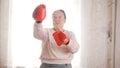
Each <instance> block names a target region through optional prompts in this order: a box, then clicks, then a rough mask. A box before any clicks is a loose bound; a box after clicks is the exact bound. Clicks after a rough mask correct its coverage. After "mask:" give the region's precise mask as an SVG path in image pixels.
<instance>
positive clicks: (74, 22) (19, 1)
mask: <svg viewBox="0 0 120 68" xmlns="http://www.w3.org/2000/svg"><path fill="white" fill-rule="evenodd" d="M39 4H46V10H47V16H46V18H45V20H44V21H43V26H44V27H45V28H51V27H52V19H51V15H52V12H53V11H54V10H56V9H64V10H65V12H66V16H67V21H66V24H65V29H68V30H71V31H73V32H74V33H75V35H76V38H77V40H78V43H79V44H80V41H81V40H80V38H81V34H80V33H81V30H80V29H81V28H80V23H81V22H80V19H81V18H80V13H81V12H80V0H12V14H11V15H12V24H11V25H12V32H11V33H12V34H11V35H12V37H11V38H12V40H11V41H12V43H11V45H12V60H13V66H25V67H26V68H33V67H39V65H40V63H41V62H40V60H39V56H40V53H41V41H39V40H36V39H35V38H34V37H33V24H34V19H33V18H32V12H33V10H34V8H35V7H36V6H37V5H39ZM72 65H73V68H79V65H80V50H79V52H77V53H76V54H75V55H74V59H73V61H72Z"/></svg>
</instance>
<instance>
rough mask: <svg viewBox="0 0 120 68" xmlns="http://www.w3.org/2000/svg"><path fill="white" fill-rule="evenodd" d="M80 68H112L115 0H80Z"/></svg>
mask: <svg viewBox="0 0 120 68" xmlns="http://www.w3.org/2000/svg"><path fill="white" fill-rule="evenodd" d="M81 4H82V9H81V12H82V13H81V14H82V17H81V18H82V19H81V20H82V22H81V30H82V33H81V34H82V41H81V42H82V43H81V49H82V50H81V64H80V65H81V66H80V67H81V68H115V67H114V26H115V7H116V6H115V5H116V1H115V0H82V3H81Z"/></svg>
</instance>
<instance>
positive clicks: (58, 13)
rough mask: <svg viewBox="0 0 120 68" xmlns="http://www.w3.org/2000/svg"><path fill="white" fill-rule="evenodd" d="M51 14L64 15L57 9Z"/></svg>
mask: <svg viewBox="0 0 120 68" xmlns="http://www.w3.org/2000/svg"><path fill="white" fill-rule="evenodd" d="M53 15H64V14H63V12H61V11H59V10H58V11H54V12H53Z"/></svg>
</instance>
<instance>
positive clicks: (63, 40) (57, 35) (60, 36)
mask: <svg viewBox="0 0 120 68" xmlns="http://www.w3.org/2000/svg"><path fill="white" fill-rule="evenodd" d="M53 37H54V39H55V41H56V43H57V45H58V46H61V45H62V44H65V45H66V44H67V43H68V42H69V39H68V37H67V36H66V35H65V34H64V33H63V32H62V31H56V32H54V33H53Z"/></svg>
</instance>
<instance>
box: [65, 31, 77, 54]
mask: <svg viewBox="0 0 120 68" xmlns="http://www.w3.org/2000/svg"><path fill="white" fill-rule="evenodd" d="M69 38H70V41H69V43H68V44H67V48H68V50H69V51H70V52H71V53H76V52H77V51H78V49H79V44H78V42H77V40H76V38H75V35H74V33H73V32H71V33H70V36H69Z"/></svg>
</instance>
